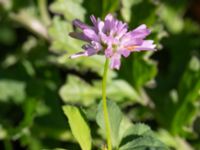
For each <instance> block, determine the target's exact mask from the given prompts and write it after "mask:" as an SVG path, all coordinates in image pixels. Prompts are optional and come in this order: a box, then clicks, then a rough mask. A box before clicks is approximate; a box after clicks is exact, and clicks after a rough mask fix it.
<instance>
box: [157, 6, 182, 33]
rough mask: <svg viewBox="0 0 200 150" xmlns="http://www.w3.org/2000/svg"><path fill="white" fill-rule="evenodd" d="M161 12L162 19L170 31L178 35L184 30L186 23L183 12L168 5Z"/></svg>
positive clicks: (162, 7)
mask: <svg viewBox="0 0 200 150" xmlns="http://www.w3.org/2000/svg"><path fill="white" fill-rule="evenodd" d="M160 10H162V11H160V18H161V19H162V20H163V21H164V22H165V25H166V26H167V28H168V29H169V31H171V32H173V33H178V32H180V31H181V30H182V29H183V27H184V22H183V19H182V12H180V11H177V8H175V9H174V8H172V7H170V6H168V5H162V6H161V7H160Z"/></svg>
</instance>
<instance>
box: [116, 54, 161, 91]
mask: <svg viewBox="0 0 200 150" xmlns="http://www.w3.org/2000/svg"><path fill="white" fill-rule="evenodd" d="M150 55H151V53H134V54H133V55H132V56H130V57H129V58H128V60H126V61H124V63H123V65H122V66H123V68H122V69H121V70H120V71H121V72H120V73H121V75H122V77H125V78H126V79H127V80H128V81H129V82H130V83H132V84H133V86H134V87H135V88H136V89H137V90H139V89H140V88H142V87H143V86H144V85H145V84H147V82H149V81H150V80H152V79H153V78H154V77H155V76H156V74H157V65H156V62H154V61H153V60H151V59H149V57H150ZM130 68H132V71H131V72H130V70H129V69H130Z"/></svg>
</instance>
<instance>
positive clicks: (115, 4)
mask: <svg viewBox="0 0 200 150" xmlns="http://www.w3.org/2000/svg"><path fill="white" fill-rule="evenodd" d="M119 6H120V1H119V0H116V1H113V0H103V14H104V15H103V16H105V15H106V14H108V13H112V12H115V11H117V10H118V9H119Z"/></svg>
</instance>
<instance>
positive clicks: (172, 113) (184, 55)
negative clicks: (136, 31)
mask: <svg viewBox="0 0 200 150" xmlns="http://www.w3.org/2000/svg"><path fill="white" fill-rule="evenodd" d="M107 13H113V14H115V15H116V17H117V18H119V19H121V20H123V21H125V22H127V23H128V24H129V28H130V29H133V28H135V27H137V26H138V25H140V24H146V25H147V26H148V27H150V28H151V30H152V34H151V36H150V37H149V38H151V39H154V40H155V43H156V44H157V49H158V50H157V51H156V52H155V53H151V52H150V53H149V52H141V53H134V54H132V55H131V56H130V57H129V58H128V59H123V60H122V66H121V69H120V70H119V71H110V72H109V81H108V89H107V92H108V97H109V98H110V99H112V100H114V101H116V102H117V103H118V105H119V106H120V107H121V109H122V111H123V112H124V114H125V115H126V116H127V117H128V118H129V119H131V120H132V122H143V123H146V124H148V125H149V126H150V127H151V128H152V129H153V130H154V131H155V132H156V135H157V136H158V137H159V138H160V140H162V141H163V142H164V143H165V144H167V145H168V146H169V147H170V148H171V149H173V150H200V105H199V104H200V101H199V100H200V24H199V23H200V0H121V1H120V0H48V1H47V0H24V1H23V0H0V149H1V150H40V149H54V148H57V147H60V148H64V149H68V150H79V149H80V148H79V146H78V144H77V143H76V141H75V139H74V137H73V136H72V134H71V132H70V129H69V125H68V123H67V118H66V117H65V116H64V114H63V112H62V109H61V106H62V105H64V104H75V105H77V106H80V107H82V108H84V109H85V111H86V113H87V114H89V116H88V118H89V124H90V127H91V128H92V137H93V146H94V150H95V149H100V147H101V146H102V144H103V141H102V140H101V139H102V137H101V134H100V133H99V132H98V127H97V125H96V123H95V113H96V107H97V103H98V102H99V100H100V99H101V75H102V71H103V64H104V58H103V56H94V57H90V58H79V59H74V60H71V59H68V56H69V55H70V54H73V53H75V52H79V51H81V45H82V44H83V43H82V42H80V41H78V40H74V39H72V38H70V37H69V36H68V33H69V32H71V31H73V30H74V27H73V26H72V24H71V22H72V20H73V19H75V18H79V19H80V20H82V21H84V22H86V23H88V24H91V22H90V20H89V16H90V15H91V14H94V15H95V16H97V17H100V18H101V17H103V16H105V15H106V14H107Z"/></svg>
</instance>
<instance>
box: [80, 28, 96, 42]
mask: <svg viewBox="0 0 200 150" xmlns="http://www.w3.org/2000/svg"><path fill="white" fill-rule="evenodd" d="M83 33H84V35H85V36H86V37H88V38H89V39H90V40H91V41H99V37H98V35H97V34H96V33H95V31H94V30H92V29H84V30H83Z"/></svg>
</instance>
